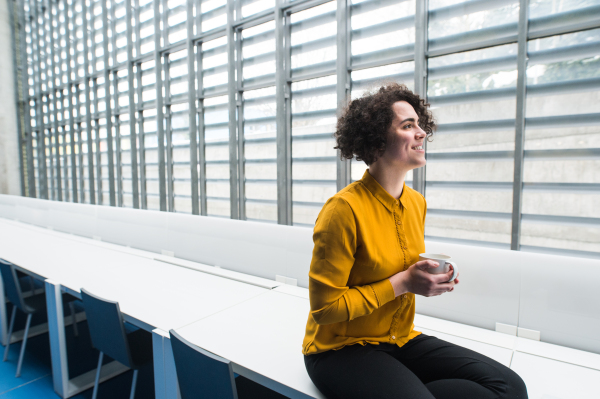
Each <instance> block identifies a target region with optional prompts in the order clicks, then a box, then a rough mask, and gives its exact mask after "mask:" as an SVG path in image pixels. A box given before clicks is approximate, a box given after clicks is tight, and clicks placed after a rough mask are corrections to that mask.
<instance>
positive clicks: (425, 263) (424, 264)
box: [415, 259, 440, 270]
mask: <svg viewBox="0 0 600 399" xmlns="http://www.w3.org/2000/svg"><path fill="white" fill-rule="evenodd" d="M439 265H440V264H439V263H438V262H436V261H434V260H431V259H427V260H421V261H418V262H417V263H415V266H416V267H417V268H419V269H421V270H427V269H430V268H435V267H438V266H439Z"/></svg>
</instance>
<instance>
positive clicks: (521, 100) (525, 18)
mask: <svg viewBox="0 0 600 399" xmlns="http://www.w3.org/2000/svg"><path fill="white" fill-rule="evenodd" d="M519 7H520V8H519V38H518V53H517V71H518V72H517V73H518V76H517V109H516V118H515V164H514V179H513V209H512V226H511V240H510V249H511V250H514V251H518V250H519V249H520V247H521V211H522V207H523V163H524V151H523V150H524V147H525V105H526V101H525V100H526V97H525V96H526V93H527V30H528V29H529V0H520V4H519Z"/></svg>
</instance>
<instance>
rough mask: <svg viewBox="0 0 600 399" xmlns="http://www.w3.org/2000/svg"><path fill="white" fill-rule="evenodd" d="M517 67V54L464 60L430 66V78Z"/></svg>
mask: <svg viewBox="0 0 600 399" xmlns="http://www.w3.org/2000/svg"><path fill="white" fill-rule="evenodd" d="M516 68H517V56H516V55H509V56H505V57H497V58H491V59H486V60H480V61H472V62H463V63H461V64H454V65H448V66H442V67H435V68H429V70H428V74H429V79H442V78H447V77H451V76H461V75H466V74H472V73H481V72H492V71H494V72H495V71H501V70H505V69H516Z"/></svg>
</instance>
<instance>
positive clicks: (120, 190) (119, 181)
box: [113, 30, 123, 206]
mask: <svg viewBox="0 0 600 399" xmlns="http://www.w3.org/2000/svg"><path fill="white" fill-rule="evenodd" d="M113 32H114V30H113ZM113 60H116V57H114V58H113ZM113 91H114V94H113V96H114V103H115V110H114V111H115V112H114V121H113V122H114V123H113V125H114V128H115V147H116V148H115V158H116V161H117V206H123V165H122V161H121V129H120V125H121V123H120V119H119V117H120V113H119V111H120V107H119V75H118V73H117V72H116V71H115V72H113Z"/></svg>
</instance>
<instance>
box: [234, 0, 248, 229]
mask: <svg viewBox="0 0 600 399" xmlns="http://www.w3.org/2000/svg"><path fill="white" fill-rule="evenodd" d="M236 6H237V10H236V15H237V16H238V18H239V17H240V16H241V8H242V6H241V3H240V2H237V4H236ZM236 36H237V40H236V42H235V48H236V53H237V57H236V63H235V68H236V70H237V84H236V87H237V93H236V94H237V100H236V109H237V131H238V135H237V150H238V153H237V158H238V198H239V212H240V213H239V218H240V219H242V220H245V219H246V190H245V182H244V181H245V162H246V159H245V155H244V103H243V98H244V97H243V95H244V89H243V81H244V76H243V74H242V31H241V29H238V30H237V32H236Z"/></svg>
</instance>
